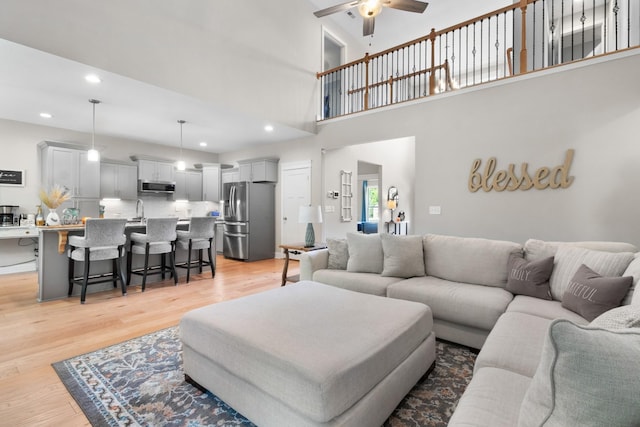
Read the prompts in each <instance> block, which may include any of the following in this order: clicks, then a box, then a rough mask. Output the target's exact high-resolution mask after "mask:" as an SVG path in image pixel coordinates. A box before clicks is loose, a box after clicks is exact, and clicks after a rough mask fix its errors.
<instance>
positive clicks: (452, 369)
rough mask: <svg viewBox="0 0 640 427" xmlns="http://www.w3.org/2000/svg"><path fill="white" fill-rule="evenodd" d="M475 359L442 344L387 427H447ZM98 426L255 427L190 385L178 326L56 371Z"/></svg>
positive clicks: (79, 359) (67, 363)
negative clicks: (426, 373) (433, 365)
mask: <svg viewBox="0 0 640 427" xmlns="http://www.w3.org/2000/svg"><path fill="white" fill-rule="evenodd" d="M475 357H476V355H475V354H474V353H473V352H472V351H470V350H469V349H467V348H466V347H462V346H458V345H455V344H451V343H447V342H441V341H438V343H437V362H436V368H435V370H434V371H433V372H431V374H430V375H429V377H428V378H427V380H426V381H423V382H422V383H419V384H417V385H416V386H415V387H414V388H413V390H411V392H410V393H409V394H408V395H407V396H406V397H405V398H404V400H403V401H402V402H401V403H400V405H399V406H398V407H397V408H396V410H395V411H394V413H393V414H392V415H391V416H390V417H389V419H388V420H387V421H386V422H385V426H386V427H398V426H446V425H447V422H448V420H449V418H450V416H451V414H452V413H453V410H454V408H455V405H456V402H457V401H458V399H459V398H460V396H461V395H462V392H463V391H464V389H465V388H466V386H467V384H468V382H469V380H470V379H471V374H472V371H473V363H474V361H475ZM53 367H54V369H55V370H56V372H57V373H58V375H59V376H60V379H61V380H62V382H63V383H64V385H65V386H66V387H67V389H68V390H69V393H71V395H72V396H73V397H74V399H75V400H76V401H77V402H78V405H80V407H81V408H82V410H83V411H84V413H85V415H86V416H87V418H88V419H89V421H90V422H91V424H92V425H94V426H138V425H141V426H189V427H197V426H236V425H240V426H243V427H246V426H252V425H253V424H252V423H251V422H250V421H248V420H247V419H245V418H244V417H243V416H242V415H241V414H239V413H237V412H236V411H234V410H233V409H231V408H230V407H229V406H227V405H226V404H225V403H224V402H223V401H221V400H220V399H218V398H217V397H216V396H214V395H212V394H211V393H203V392H201V391H200V390H198V389H197V388H195V387H193V386H192V385H190V384H187V383H186V382H185V381H184V373H183V372H182V347H181V343H180V339H179V335H178V327H172V328H168V329H163V330H161V331H158V332H154V333H152V334H149V335H144V336H142V337H139V338H135V339H132V340H130V341H126V342H124V343H121V344H116V345H114V346H111V347H107V348H104V349H101V350H98V351H94V352H92V353H87V354H84V355H81V356H77V357H73V358H71V359H67V360H64V361H62V362H57V363H54V364H53Z"/></svg>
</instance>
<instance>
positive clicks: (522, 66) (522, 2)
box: [520, 0, 528, 74]
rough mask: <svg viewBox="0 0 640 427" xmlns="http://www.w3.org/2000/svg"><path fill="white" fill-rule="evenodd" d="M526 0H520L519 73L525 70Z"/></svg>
mask: <svg viewBox="0 0 640 427" xmlns="http://www.w3.org/2000/svg"><path fill="white" fill-rule="evenodd" d="M527 3H528V2H527V0H520V10H521V11H522V45H521V46H520V73H521V74H522V73H526V72H527Z"/></svg>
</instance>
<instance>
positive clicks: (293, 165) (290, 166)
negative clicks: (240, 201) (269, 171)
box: [277, 160, 312, 259]
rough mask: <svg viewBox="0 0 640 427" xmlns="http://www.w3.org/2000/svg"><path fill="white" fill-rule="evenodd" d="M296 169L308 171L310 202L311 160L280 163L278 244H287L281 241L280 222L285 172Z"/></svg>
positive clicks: (293, 256)
mask: <svg viewBox="0 0 640 427" xmlns="http://www.w3.org/2000/svg"><path fill="white" fill-rule="evenodd" d="M296 169H308V170H309V186H308V188H307V192H308V195H309V200H312V198H311V196H312V194H311V188H312V185H311V176H312V175H311V173H312V168H311V160H300V161H296V162H285V163H280V176H281V177H282V184H281V187H280V244H284V243H287V242H285V241H284V240H283V238H284V227H283V226H282V225H283V222H282V216H283V215H284V201H285V197H284V187H285V174H284V172H285V171H289V170H296ZM277 258H284V255H283V254H282V253H281V252H278V253H277ZM290 258H291V259H299V256H295V255H293V254H290Z"/></svg>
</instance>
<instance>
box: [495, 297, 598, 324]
mask: <svg viewBox="0 0 640 427" xmlns="http://www.w3.org/2000/svg"><path fill="white" fill-rule="evenodd" d="M509 312H518V313H525V314H531V315H533V316H538V317H544V318H545V319H549V320H554V319H567V320H571V321H572V322H573V323H577V324H579V325H586V324H587V323H589V322H588V321H587V320H586V319H585V318H584V317H582V316H580V315H579V314H578V313H575V312H573V311H571V310H569V309H566V308H564V307H563V306H562V303H561V302H560V301H547V300H542V299H540V298H533V297H528V296H525V295H516V297H515V298H514V299H513V301H511V303H510V304H509V307H507V313H509Z"/></svg>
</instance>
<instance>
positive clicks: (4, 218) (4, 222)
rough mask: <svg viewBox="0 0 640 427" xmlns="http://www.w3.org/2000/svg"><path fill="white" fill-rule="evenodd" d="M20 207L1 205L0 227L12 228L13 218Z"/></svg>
mask: <svg viewBox="0 0 640 427" xmlns="http://www.w3.org/2000/svg"><path fill="white" fill-rule="evenodd" d="M17 209H18V206H15V205H0V227H10V226H12V225H13V217H14V215H15V212H16V210H17Z"/></svg>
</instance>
